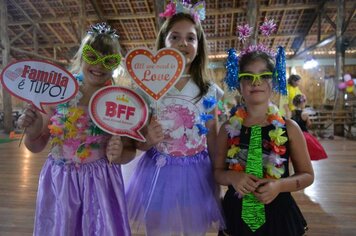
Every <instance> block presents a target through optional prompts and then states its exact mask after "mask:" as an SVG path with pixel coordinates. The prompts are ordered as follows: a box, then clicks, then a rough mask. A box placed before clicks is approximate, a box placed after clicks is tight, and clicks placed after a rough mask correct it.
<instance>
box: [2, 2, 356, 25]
mask: <svg viewBox="0 0 356 236" xmlns="http://www.w3.org/2000/svg"><path fill="white" fill-rule="evenodd" d="M10 1H11V2H14V0H10ZM91 1H94V0H91ZM16 5H18V4H16ZM318 6H319V5H318V4H312V3H308V4H284V5H278V6H260V9H259V10H260V12H266V11H267V12H269V11H295V10H307V9H317V8H318ZM353 6H354V3H350V2H348V3H347V4H346V7H347V8H348V9H349V8H352V7H353ZM325 7H326V9H329V8H330V9H336V8H337V5H336V4H334V3H329V4H327V6H325ZM154 8H155V12H157V13H156V14H155V13H144V14H137V15H117V14H109V15H105V17H106V19H108V20H132V19H147V18H152V19H156V20H157V19H159V18H157V17H158V14H159V13H160V12H163V11H164V1H162V0H155V5H154ZM68 12H69V11H68ZM244 12H246V9H243V8H235V9H234V8H228V9H225V8H224V9H220V10H216V9H209V10H208V11H207V12H206V15H207V16H212V15H219V14H235V13H244ZM78 18H79V17H78V16H73V18H72V19H71V20H72V22H73V21H74V22H77V21H78ZM87 20H88V21H97V20H98V17H97V16H95V15H91V16H87ZM32 21H33V22H35V23H39V24H47V23H58V22H67V23H70V19H68V16H60V17H43V18H41V19H36V20H32ZM29 24H30V23H29V22H28V21H26V20H20V21H16V20H10V19H9V24H8V25H9V26H14V25H16V26H17V25H29Z"/></svg>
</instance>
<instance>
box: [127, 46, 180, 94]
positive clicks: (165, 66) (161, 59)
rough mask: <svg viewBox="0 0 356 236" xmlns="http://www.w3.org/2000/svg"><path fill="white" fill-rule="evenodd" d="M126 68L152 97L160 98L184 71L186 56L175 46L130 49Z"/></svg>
mask: <svg viewBox="0 0 356 236" xmlns="http://www.w3.org/2000/svg"><path fill="white" fill-rule="evenodd" d="M125 62H126V68H127V71H128V72H129V74H130V76H131V78H132V79H133V80H134V81H135V83H136V84H137V85H138V86H139V87H140V88H141V89H142V90H143V91H144V92H145V93H146V94H147V95H149V96H150V97H152V98H153V99H155V100H159V99H160V98H161V97H162V96H163V95H164V94H166V93H167V92H168V90H169V89H170V88H171V87H172V86H174V84H175V83H176V82H177V81H178V79H179V78H180V77H181V75H182V74H183V72H184V66H185V58H184V56H183V55H182V54H181V53H180V52H179V51H178V50H176V49H174V48H163V49H160V50H159V51H157V52H152V51H150V50H148V49H146V48H137V49H134V50H132V51H130V52H129V53H128V54H127V56H126V59H125Z"/></svg>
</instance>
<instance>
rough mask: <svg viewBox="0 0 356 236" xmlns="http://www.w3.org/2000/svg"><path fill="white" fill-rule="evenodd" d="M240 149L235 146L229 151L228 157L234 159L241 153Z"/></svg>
mask: <svg viewBox="0 0 356 236" xmlns="http://www.w3.org/2000/svg"><path fill="white" fill-rule="evenodd" d="M239 151H240V148H239V147H236V146H235V145H233V146H232V147H231V148H230V149H229V150H228V151H227V156H228V157H229V158H233V157H234V156H235V155H236V154H237V153H239Z"/></svg>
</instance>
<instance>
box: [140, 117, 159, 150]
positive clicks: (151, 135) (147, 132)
mask: <svg viewBox="0 0 356 236" xmlns="http://www.w3.org/2000/svg"><path fill="white" fill-rule="evenodd" d="M141 132H142V134H143V135H144V136H145V139H146V142H139V141H135V148H137V149H139V150H141V151H147V150H149V149H150V148H152V147H153V146H154V145H156V144H158V143H160V142H161V141H163V139H164V134H163V129H162V126H161V124H160V123H159V122H158V121H157V119H156V118H155V117H154V116H152V118H151V119H150V123H149V124H148V125H147V126H145V127H143V128H142V129H141Z"/></svg>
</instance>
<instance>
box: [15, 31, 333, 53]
mask: <svg viewBox="0 0 356 236" xmlns="http://www.w3.org/2000/svg"><path fill="white" fill-rule="evenodd" d="M124 31H126V29H124ZM125 34H127V31H126V32H125ZM300 36H301V35H289V34H284V35H270V36H269V38H270V39H282V40H283V39H285V40H287V39H290V38H291V39H293V38H296V37H300ZM309 36H317V34H309V35H308V37H309ZM321 36H322V37H323V38H325V37H328V36H329V35H328V34H322V35H321ZM236 39H237V37H236V36H235V35H233V36H224V37H210V38H207V40H208V41H209V42H215V41H220V42H222V41H224V40H236ZM154 43H155V39H145V40H132V39H127V40H123V39H120V44H122V45H132V46H134V45H139V44H154ZM77 46H78V44H77V43H52V44H41V45H39V48H52V47H56V48H71V47H77ZM19 48H23V49H25V48H29V47H28V45H24V46H19Z"/></svg>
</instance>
